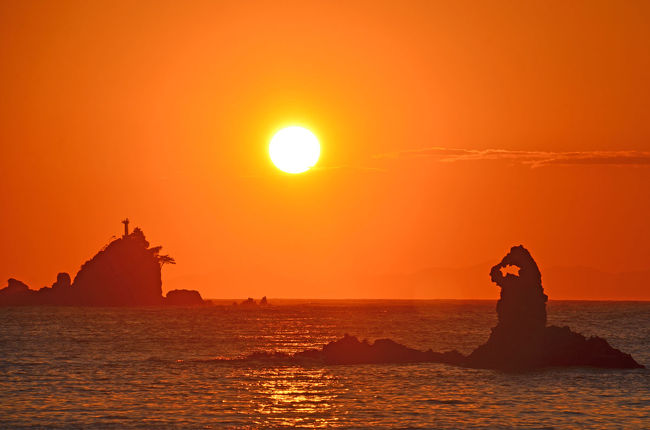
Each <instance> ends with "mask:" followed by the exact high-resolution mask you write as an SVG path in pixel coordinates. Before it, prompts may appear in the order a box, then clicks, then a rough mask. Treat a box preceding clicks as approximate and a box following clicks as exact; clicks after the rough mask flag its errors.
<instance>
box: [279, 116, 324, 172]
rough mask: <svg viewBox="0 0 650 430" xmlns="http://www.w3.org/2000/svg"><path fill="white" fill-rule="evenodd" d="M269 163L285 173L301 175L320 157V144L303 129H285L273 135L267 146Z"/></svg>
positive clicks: (309, 132)
mask: <svg viewBox="0 0 650 430" xmlns="http://www.w3.org/2000/svg"><path fill="white" fill-rule="evenodd" d="M269 155H270V156H271V161H273V164H275V167H277V168H278V169H280V170H282V171H284V172H287V173H302V172H306V171H307V170H309V169H310V168H312V167H313V166H314V165H315V164H316V162H317V161H318V157H319V156H320V143H319V142H318V138H317V137H316V136H315V135H314V133H312V132H311V131H309V130H307V129H306V128H303V127H296V126H293V127H287V128H283V129H282V130H280V131H278V132H277V133H275V135H274V136H273V138H272V139H271V143H270V144H269Z"/></svg>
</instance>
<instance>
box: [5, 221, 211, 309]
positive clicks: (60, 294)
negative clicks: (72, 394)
mask: <svg viewBox="0 0 650 430" xmlns="http://www.w3.org/2000/svg"><path fill="white" fill-rule="evenodd" d="M122 223H123V224H124V234H123V235H122V237H120V238H118V239H115V240H113V241H112V242H110V243H109V244H107V245H106V246H104V247H103V248H102V249H101V250H99V252H98V253H97V254H95V256H94V257H93V258H91V259H90V260H88V261H86V262H85V263H84V264H83V265H82V266H81V269H80V270H79V272H78V273H77V275H76V276H75V277H74V280H71V278H70V275H69V274H68V273H59V274H58V275H57V277H56V282H54V283H53V284H52V286H51V287H43V288H41V289H40V290H32V289H30V288H29V286H27V285H26V284H24V283H23V282H21V281H19V280H17V279H14V278H11V279H9V281H8V285H7V287H5V288H3V289H1V290H0V306H29V305H54V306H163V305H180V306H194V305H202V304H204V303H205V301H204V300H203V298H202V297H201V294H200V293H199V292H198V291H195V290H173V291H169V292H168V293H167V296H166V297H163V294H162V278H161V272H162V267H163V266H164V265H165V264H176V262H175V260H174V259H173V258H172V257H170V256H168V255H163V254H161V253H160V250H161V249H162V247H161V246H154V247H150V246H149V242H148V241H147V239H146V238H145V236H144V233H143V232H142V230H140V229H139V228H137V227H136V228H135V229H133V232H131V233H129V219H128V218H127V219H125V220H124V221H122Z"/></svg>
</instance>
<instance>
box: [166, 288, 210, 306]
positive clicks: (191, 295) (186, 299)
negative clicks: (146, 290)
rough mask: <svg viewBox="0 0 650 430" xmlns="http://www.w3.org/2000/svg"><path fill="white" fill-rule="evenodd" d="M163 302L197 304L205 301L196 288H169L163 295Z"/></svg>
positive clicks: (168, 303) (177, 304) (185, 304)
mask: <svg viewBox="0 0 650 430" xmlns="http://www.w3.org/2000/svg"><path fill="white" fill-rule="evenodd" d="M165 304H166V305H171V306H199V305H204V304H205V301H204V300H203V298H202V297H201V294H200V293H199V292H198V291H196V290H171V291H169V292H168V293H167V295H166V296H165Z"/></svg>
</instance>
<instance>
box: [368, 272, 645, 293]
mask: <svg viewBox="0 0 650 430" xmlns="http://www.w3.org/2000/svg"><path fill="white" fill-rule="evenodd" d="M491 266H492V265H491V264H490V263H482V264H477V265H473V266H467V267H429V268H425V269H422V270H419V271H416V272H412V273H403V274H385V275H378V276H371V277H364V278H362V279H359V280H358V281H357V284H358V288H359V289H362V288H363V287H364V285H372V288H373V289H377V290H378V291H381V292H383V294H384V295H386V297H394V295H395V291H400V292H402V293H406V294H408V295H410V296H411V297H412V298H414V299H426V298H442V299H479V298H483V299H491V298H493V297H494V295H495V294H496V290H491V289H486V288H485V274H486V273H488V272H489V270H490V267H491ZM649 279H650V270H639V271H622V272H615V273H614V272H607V271H604V270H599V269H595V268H592V267H583V266H550V267H546V268H544V280H545V283H546V284H547V285H549V286H551V288H550V293H551V296H552V298H553V299H555V300H645V298H644V296H642V295H641V293H640V292H642V291H646V289H647V288H646V286H647V285H648V280H649ZM369 293H370V290H369V292H368V294H369Z"/></svg>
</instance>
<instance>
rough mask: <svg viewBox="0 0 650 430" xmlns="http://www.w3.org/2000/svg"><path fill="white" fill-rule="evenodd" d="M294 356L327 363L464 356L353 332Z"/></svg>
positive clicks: (448, 360)
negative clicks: (364, 337)
mask: <svg viewBox="0 0 650 430" xmlns="http://www.w3.org/2000/svg"><path fill="white" fill-rule="evenodd" d="M294 357H295V358H297V359H301V358H309V359H320V360H322V361H324V362H325V363H327V364H365V363H422V362H431V363H449V364H456V363H459V362H460V361H461V360H462V359H463V358H464V357H463V355H462V354H461V353H459V352H458V351H449V352H445V353H440V352H433V351H432V350H428V351H419V350H417V349H413V348H409V347H407V346H404V345H400V344H399V343H397V342H394V341H392V340H390V339H378V340H376V341H375V342H374V343H369V342H368V341H366V340H364V341H359V339H357V338H356V337H354V336H349V335H347V334H346V335H345V336H344V337H343V338H342V339H339V340H337V341H334V342H330V343H328V344H327V345H325V346H323V348H322V349H321V350H316V349H315V350H308V351H303V352H299V353H297V354H295V355H294Z"/></svg>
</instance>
